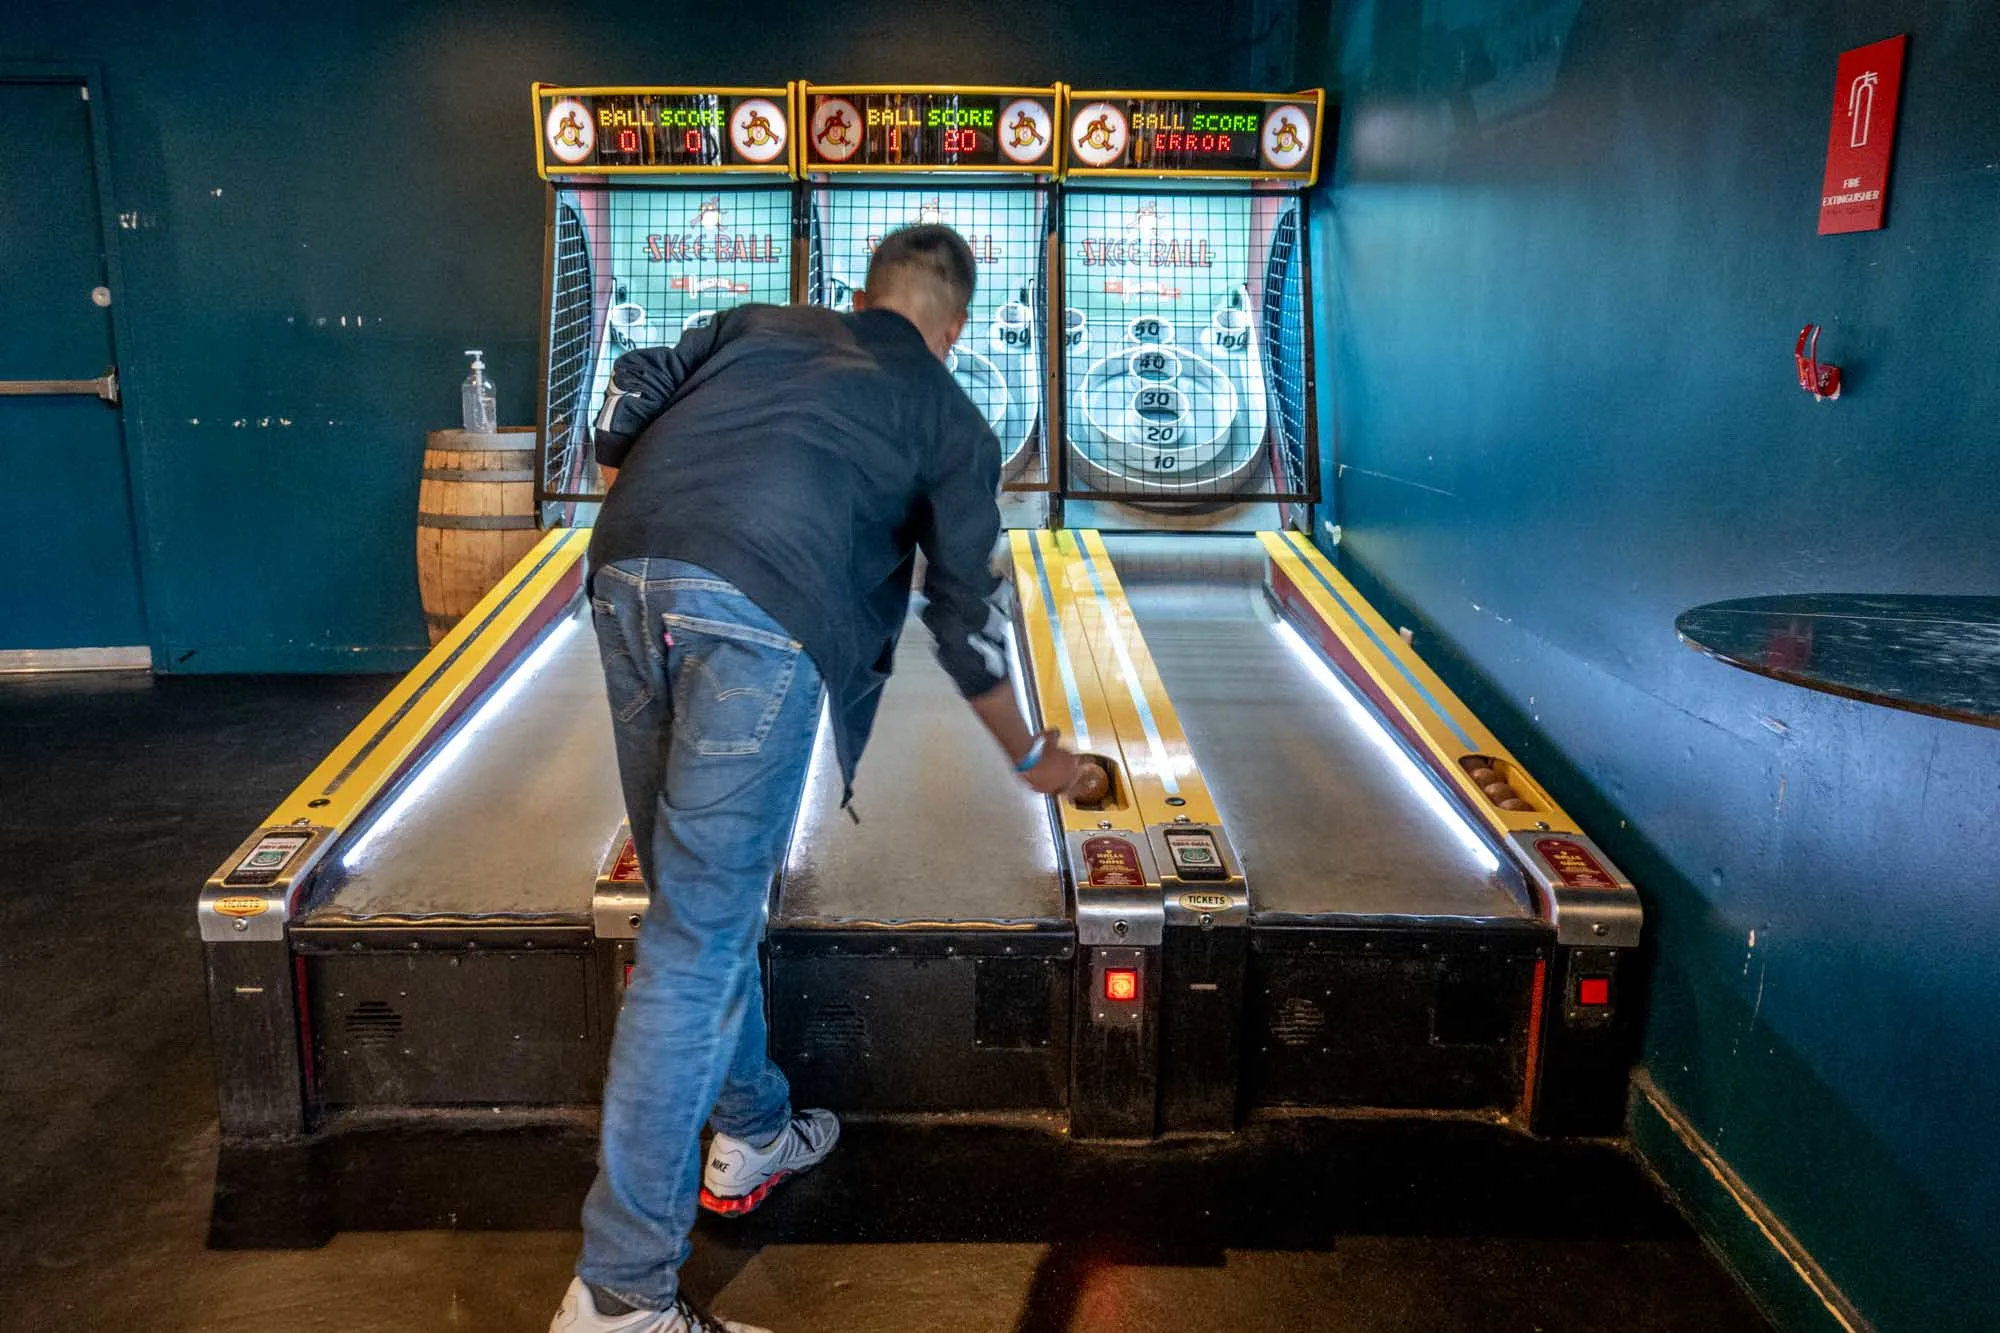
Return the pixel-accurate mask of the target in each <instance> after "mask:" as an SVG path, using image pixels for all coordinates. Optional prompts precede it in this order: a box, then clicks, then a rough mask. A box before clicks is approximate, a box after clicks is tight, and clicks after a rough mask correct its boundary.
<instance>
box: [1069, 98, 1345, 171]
mask: <svg viewBox="0 0 2000 1333" xmlns="http://www.w3.org/2000/svg"><path fill="white" fill-rule="evenodd" d="M1065 91H1066V93H1067V107H1066V111H1065V114H1066V116H1067V118H1068V121H1069V124H1068V127H1067V135H1068V141H1067V143H1066V144H1065V145H1064V147H1065V150H1066V152H1067V155H1068V166H1067V168H1066V173H1065V174H1067V175H1071V176H1091V175H1101V176H1111V175H1131V176H1210V177H1213V176H1246V177H1256V178H1258V179H1261V180H1301V181H1311V180H1312V179H1313V178H1314V177H1315V176H1316V175H1317V174H1318V169H1319V122H1320V116H1321V112H1322V111H1323V109H1324V106H1323V104H1324V101H1325V94H1324V93H1322V92H1319V91H1314V92H1310V93H1301V94H1299V95H1298V96H1296V97H1267V96H1264V95H1261V94H1255V93H1201V94H1186V93H1135V92H1077V91H1073V90H1065Z"/></svg>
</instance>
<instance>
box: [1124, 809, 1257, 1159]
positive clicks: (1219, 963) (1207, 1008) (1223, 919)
mask: <svg viewBox="0 0 2000 1333" xmlns="http://www.w3.org/2000/svg"><path fill="white" fill-rule="evenodd" d="M1149 832H1150V833H1151V835H1152V841H1153V846H1154V849H1155V852H1156V854H1157V855H1158V857H1159V862H1160V869H1161V885H1160V896H1161V899H1162V905H1163V907H1164V911H1165V918H1166V920H1165V928H1164V930H1163V931H1162V933H1161V948H1160V965H1161V967H1160V970H1161V978H1160V985H1159V987H1158V990H1159V992H1160V1000H1159V1003H1160V1050H1161V1057H1160V1119H1161V1124H1162V1127H1163V1128H1165V1129H1167V1130H1169V1131H1174V1130H1178V1131H1193V1132H1209V1133H1226V1132H1228V1131H1229V1130H1232V1129H1234V1128H1235V1127H1236V1118H1237V1097H1238V1088H1239V1087H1240V1085H1241V1066H1242V1054H1241V1051H1242V1043H1241V1040H1240V1034H1241V1032H1242V1030H1243V1012H1244V990H1245V986H1246V976H1247V973H1248V965H1249V936H1250V931H1249V924H1250V893H1249V889H1248V887H1247V886H1246V884H1245V883H1244V879H1243V871H1242V867H1241V865H1240V864H1239V863H1238V862H1237V860H1236V853H1235V851H1234V849H1232V848H1231V847H1230V845H1229V840H1228V837H1227V836H1226V835H1225V834H1224V833H1223V831H1222V830H1221V829H1220V828H1216V827H1213V826H1211V825H1204V824H1195V823H1192V822H1187V823H1174V824H1168V825H1164V826H1155V827H1154V828H1153V829H1151V830H1149Z"/></svg>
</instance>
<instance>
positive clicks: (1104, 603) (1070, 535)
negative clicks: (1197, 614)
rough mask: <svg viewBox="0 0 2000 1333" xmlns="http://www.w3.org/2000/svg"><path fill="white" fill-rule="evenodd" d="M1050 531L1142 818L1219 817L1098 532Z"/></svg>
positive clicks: (1203, 821) (1196, 819)
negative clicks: (1063, 558) (1060, 552)
mask: <svg viewBox="0 0 2000 1333" xmlns="http://www.w3.org/2000/svg"><path fill="white" fill-rule="evenodd" d="M1054 536H1055V537H1056V539H1057V541H1058V542H1059V543H1060V545H1061V547H1062V548H1063V550H1064V551H1065V553H1066V554H1067V555H1068V556H1069V559H1068V561H1067V568H1066V572H1067V575H1068V581H1069V589H1068V592H1069V597H1070V599H1071V601H1072V602H1073V604H1074V605H1075V607H1076V609H1077V613H1078V618H1079V619H1080V620H1081V621H1082V623H1083V629H1084V633H1085V635H1086V636H1087V637H1088V640H1089V643H1090V646H1091V652H1092V655H1093V656H1094V657H1095V658H1096V660H1097V669H1098V672H1099V674H1100V675H1101V676H1102V677H1103V679H1104V684H1105V688H1104V693H1105V698H1106V700H1107V701H1108V702H1109V704H1110V706H1111V711H1112V716H1113V718H1114V719H1115V721H1116V724H1117V727H1118V731H1119V735H1120V736H1121V737H1123V738H1124V741H1125V749H1126V758H1127V760H1128V767H1129V768H1130V771H1131V775H1132V788H1133V792H1134V794H1135V795H1136V796H1137V798H1138V801H1139V806H1140V809H1141V811H1142V812H1143V813H1144V815H1145V819H1146V822H1147V823H1148V824H1172V823H1180V822H1192V823H1196V824H1215V823H1219V822H1220V818H1221V817H1220V816H1219V815H1218V814H1217V813H1216V809H1215V801H1214V799H1213V798H1212V797H1211V796H1210V795H1209V791H1208V784H1207V783H1206V782H1204V781H1203V780H1202V776H1201V770H1200V769H1199V767H1197V765H1196V763H1195V757H1194V752H1193V750H1192V749H1191V748H1190V746H1189V745H1188V740H1187V733H1186V732H1185V731H1183V730H1182V729H1181V720H1180V715H1179V714H1178V713H1177V712H1175V711H1174V704H1173V700H1172V699H1170V698H1168V697H1167V689H1166V686H1165V685H1164V684H1163V683H1162V682H1161V680H1160V672H1159V669H1158V667H1156V666H1155V665H1154V664H1153V655H1152V653H1151V652H1150V651H1149V650H1148V649H1147V647H1146V640H1145V638H1144V636H1143V635H1141V634H1140V632H1139V621H1138V618H1137V617H1136V616H1134V615H1133V613H1132V606H1131V603H1130V602H1128V601H1126V599H1125V587H1124V585H1123V584H1122V583H1120V582H1119V580H1118V571H1117V569H1116V568H1114V567H1113V566H1112V563H1111V556H1110V554H1109V553H1108V552H1106V550H1105V549H1104V539H1103V538H1102V537H1100V536H1099V535H1098V534H1097V533H1096V532H1092V531H1081V530H1079V531H1068V532H1061V533H1057V534H1054Z"/></svg>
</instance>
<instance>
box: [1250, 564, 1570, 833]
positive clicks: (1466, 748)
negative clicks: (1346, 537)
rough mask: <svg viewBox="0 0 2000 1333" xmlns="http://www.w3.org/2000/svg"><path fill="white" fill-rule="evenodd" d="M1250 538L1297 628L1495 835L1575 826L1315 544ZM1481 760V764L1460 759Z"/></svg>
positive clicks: (1562, 829) (1274, 590) (1272, 586)
mask: <svg viewBox="0 0 2000 1333" xmlns="http://www.w3.org/2000/svg"><path fill="white" fill-rule="evenodd" d="M1260 536H1261V539H1262V541H1263V543H1264V549H1265V553H1266V554H1267V555H1269V557H1270V559H1271V571H1272V579H1271V588H1272V591H1273V593H1274V594H1275V595H1276V596H1277V598H1278V600H1279V601H1280V602H1281V603H1284V604H1285V605H1286V606H1287V607H1288V608H1290V609H1291V610H1292V611H1293V612H1294V613H1295V615H1296V616H1297V618H1298V619H1300V620H1301V621H1303V622H1304V623H1303V625H1302V626H1301V627H1302V628H1304V629H1307V630H1317V631H1320V633H1319V634H1318V638H1319V645H1318V646H1319V647H1320V648H1321V650H1322V651H1325V652H1326V653H1327V654H1328V655H1329V656H1331V657H1333V658H1335V659H1336V660H1337V661H1339V662H1340V664H1341V665H1343V666H1354V667H1358V668H1359V670H1360V673H1361V678H1360V679H1358V680H1356V681H1355V683H1356V684H1358V685H1360V686H1362V688H1363V689H1364V690H1365V692H1366V693H1368V694H1369V695H1370V696H1371V698H1372V699H1373V700H1374V702H1375V704H1376V706H1377V707H1378V708H1383V709H1384V710H1385V711H1386V712H1387V713H1388V714H1389V719H1390V721H1391V722H1392V723H1393V724H1395V725H1396V726H1397V727H1398V729H1399V730H1401V731H1402V732H1403V734H1404V735H1405V737H1406V738H1408V739H1410V740H1413V741H1415V742H1416V743H1417V744H1418V745H1420V746H1421V747H1422V749H1423V750H1424V752H1425V755H1426V757H1427V758H1428V759H1429V760H1430V761H1431V766H1432V767H1433V768H1434V769H1435V770H1437V772H1438V773H1439V774H1440V775H1441V776H1442V777H1444V778H1445V780H1446V781H1448V782H1450V783H1451V784H1452V785H1453V786H1454V787H1456V788H1457V789H1458V791H1459V792H1460V793H1461V794H1462V795H1463V797H1464V798H1465V805H1466V807H1467V808H1468V809H1469V810H1471V811H1472V812H1473V813H1474V814H1476V815H1478V817H1479V818H1480V819H1481V820H1482V821H1483V822H1484V823H1485V824H1486V825H1487V826H1488V827H1490V828H1492V829H1493V830H1494V831H1495V832H1497V833H1499V834H1501V835H1502V836H1503V837H1504V836H1508V835H1511V834H1514V833H1520V832H1528V831H1534V830H1548V829H1553V830H1558V831H1561V832H1567V833H1573V832H1576V831H1577V829H1576V822H1575V821H1574V820H1572V819H1571V818H1570V817H1569V816H1568V814H1566V813H1565V812H1564V811H1563V809H1562V807H1561V806H1559V805H1557V804H1556V802H1555V799H1554V798H1553V797H1551V796H1550V795H1549V794H1548V792H1546V791H1544V790H1543V789H1542V786H1541V784H1540V783H1538V782H1536V781H1535V780H1534V778H1532V777H1531V776H1529V774H1528V772H1527V770H1526V769H1524V768H1522V767H1521V764H1520V763H1519V761H1517V760H1516V759H1515V758H1514V756H1513V755H1512V754H1511V753H1509V752H1508V750H1507V747H1506V746H1504V745H1502V744H1501V743H1500V740H1499V738H1498V737H1496V736H1495V735H1494V734H1493V733H1492V732H1491V731H1489V730H1487V728H1486V725H1485V724H1484V723H1482V722H1481V721H1480V720H1479V718H1478V717H1477V716H1475V715H1474V714H1473V712H1472V710H1471V709H1470V708H1467V707H1466V706H1465V704H1464V702H1463V701H1462V700H1460V699H1459V697H1458V696H1457V695H1456V694H1454V693H1452V691H1451V687H1450V686H1448V685H1446V684H1445V683H1444V682H1443V681H1442V680H1440V679H1439V678H1438V675H1437V673H1436V672H1434V671H1432V670H1431V669H1430V667H1429V666H1427V665H1425V663H1424V660H1423V659H1422V658H1421V657H1418V656H1417V654H1416V652H1415V650H1414V649H1412V648H1411V647H1410V645H1408V644H1407V643H1404V642H1403V636H1402V635H1400V634H1398V633H1397V632H1396V631H1395V630H1394V629H1393V628H1391V627H1390V625H1389V622H1388V621H1386V620H1384V619H1383V618H1382V616H1381V614H1380V613H1379V612H1377V611H1376V610H1375V608H1374V607H1373V606H1371V605H1369V603H1368V600H1367V598H1365V597H1363V596H1362V595H1361V593H1360V590H1359V589H1357V588H1356V587H1355V586H1354V585H1353V584H1352V583H1350V582H1349V581H1348V580H1347V579H1346V578H1345V577H1344V576H1343V575H1342V574H1341V573H1340V571H1339V570H1337V569H1335V568H1334V567H1333V562H1332V561H1330V560H1328V559H1327V558H1326V556H1325V555H1324V554H1323V553H1321V551H1320V550H1319V549H1318V548H1317V547H1315V546H1314V545H1313V544H1312V543H1311V542H1309V541H1307V540H1306V539H1305V537H1303V536H1302V535H1300V534H1299V533H1296V532H1286V533H1276V532H1266V533H1262V534H1260ZM1348 674H1349V675H1350V677H1352V676H1353V675H1354V673H1353V672H1351V671H1350V672H1349V673H1348ZM1482 758H1483V759H1486V760H1490V761H1491V762H1490V763H1489V764H1477V763H1474V762H1470V761H1473V760H1477V759H1482ZM1481 770H1485V771H1490V772H1491V773H1492V774H1493V776H1492V777H1491V778H1489V779H1487V780H1485V781H1484V782H1482V781H1479V780H1476V779H1475V778H1474V777H1473V776H1472V775H1473V773H1474V772H1477V771H1481ZM1496 785H1504V786H1505V787H1506V788H1507V793H1508V794H1496V795H1489V794H1488V788H1491V787H1494V786H1496ZM1508 799H1512V800H1514V801H1517V802H1518V803H1519V804H1520V805H1521V806H1522V807H1524V808H1521V809H1507V808H1505V807H1504V806H1503V805H1502V802H1503V801H1505V800H1508Z"/></svg>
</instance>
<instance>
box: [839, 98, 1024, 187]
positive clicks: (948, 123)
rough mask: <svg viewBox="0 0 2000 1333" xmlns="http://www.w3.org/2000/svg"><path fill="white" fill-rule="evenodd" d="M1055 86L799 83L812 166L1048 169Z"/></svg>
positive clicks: (846, 168) (875, 169) (871, 169)
mask: <svg viewBox="0 0 2000 1333" xmlns="http://www.w3.org/2000/svg"><path fill="white" fill-rule="evenodd" d="M1058 98H1059V92H1058V89H1056V88H1054V87H1048V88H887V87H820V86H816V85H813V84H804V85H801V102H802V107H803V110H802V113H801V117H800V119H801V122H802V124H803V126H804V131H805V142H804V145H803V149H804V151H803V154H802V162H803V165H804V168H805V170H807V171H808V172H813V171H869V172H881V171H939V170H944V171H952V170H957V171H983V172H1022V173H1029V174H1035V175H1053V174H1054V173H1055V170H1056V166H1057V161H1058V156H1059V155H1058V153H1057V151H1056V136H1057V134H1058V132H1059V131H1058V129H1057V125H1056V106H1057V102H1058Z"/></svg>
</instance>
